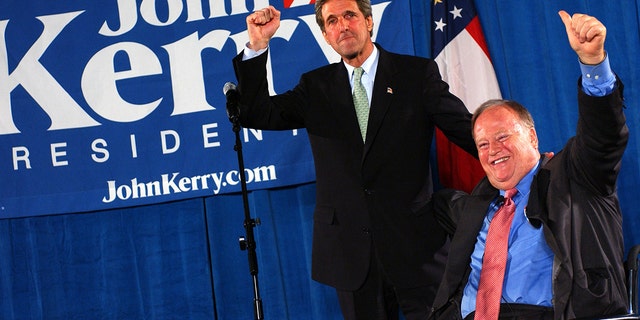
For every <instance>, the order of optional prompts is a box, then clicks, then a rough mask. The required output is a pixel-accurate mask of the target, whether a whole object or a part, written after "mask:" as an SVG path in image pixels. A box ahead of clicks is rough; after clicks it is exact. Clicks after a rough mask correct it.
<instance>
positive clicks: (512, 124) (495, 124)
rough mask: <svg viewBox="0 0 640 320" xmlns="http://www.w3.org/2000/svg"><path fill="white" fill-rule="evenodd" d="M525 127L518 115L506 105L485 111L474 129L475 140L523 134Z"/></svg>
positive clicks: (477, 120)
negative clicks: (507, 134) (516, 133)
mask: <svg viewBox="0 0 640 320" xmlns="http://www.w3.org/2000/svg"><path fill="white" fill-rule="evenodd" d="M523 128H524V126H523V124H522V122H521V121H520V120H519V119H518V117H517V115H516V113H515V112H514V111H513V110H511V109H510V108H508V107H506V106H504V105H497V106H493V107H490V108H487V109H485V110H484V111H483V112H482V113H481V114H480V115H479V116H478V118H477V119H476V122H475V124H474V127H473V130H472V131H473V136H474V138H480V137H487V136H493V135H497V134H500V133H513V132H522V130H523Z"/></svg>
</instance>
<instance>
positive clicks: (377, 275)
mask: <svg viewBox="0 0 640 320" xmlns="http://www.w3.org/2000/svg"><path fill="white" fill-rule="evenodd" d="M436 290H437V287H436V286H435V285H434V286H430V287H416V288H409V289H404V288H396V287H394V286H393V285H392V284H391V283H390V282H389V279H388V278H387V276H386V275H385V272H384V270H383V269H382V266H381V264H380V262H379V260H378V259H377V257H376V256H375V255H372V257H371V263H370V267H369V273H368V275H367V278H366V279H365V282H364V284H363V285H362V287H360V288H359V289H358V290H356V291H344V290H336V292H337V293H338V301H339V302H340V308H341V310H342V315H343V316H344V319H345V320H398V319H399V312H400V311H402V315H403V316H404V318H405V319H406V320H424V319H427V318H428V317H429V314H430V313H431V305H432V304H433V299H434V298H435V294H436Z"/></svg>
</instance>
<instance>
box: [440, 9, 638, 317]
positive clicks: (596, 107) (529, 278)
mask: <svg viewBox="0 0 640 320" xmlns="http://www.w3.org/2000/svg"><path fill="white" fill-rule="evenodd" d="M559 14H560V17H561V19H562V21H563V23H564V25H565V29H566V32H567V36H568V38H569V43H570V45H571V47H572V49H573V50H574V51H575V52H576V53H577V55H578V58H579V60H580V64H581V70H582V78H581V80H580V81H579V83H578V84H579V89H578V105H579V106H578V110H579V112H578V114H579V119H578V125H577V130H576V135H575V137H573V138H571V139H570V140H569V141H568V142H567V144H566V145H565V147H564V148H563V150H562V151H560V152H559V153H558V154H557V155H555V156H553V157H552V158H550V159H549V158H548V157H541V155H540V153H539V152H538V137H537V135H536V130H535V128H534V124H533V119H531V115H530V114H529V112H528V111H527V110H526V109H525V108H524V107H522V106H521V105H520V104H518V103H517V102H514V101H506V100H491V101H488V102H486V103H484V104H483V105H482V106H480V108H478V109H477V110H476V111H475V113H474V115H473V119H472V126H473V134H474V139H475V141H476V146H477V148H478V155H479V159H480V163H481V164H482V167H483V169H484V171H485V172H486V174H487V177H486V178H485V179H484V180H482V181H481V182H480V183H479V184H478V185H477V186H476V188H475V189H474V191H473V192H472V194H471V195H464V194H461V193H457V194H456V193H452V192H445V191H441V192H438V193H437V195H436V196H435V197H434V199H435V200H434V202H435V203H440V201H439V200H440V199H441V197H440V196H441V195H445V196H444V197H442V199H444V201H443V202H442V204H443V205H442V208H449V210H450V211H449V214H450V216H451V218H452V219H453V221H454V222H455V223H457V227H456V229H455V233H454V235H453V238H452V240H451V247H450V250H451V254H450V255H449V257H448V261H447V267H446V272H445V276H444V278H443V281H442V284H441V286H440V290H439V291H438V295H437V297H436V301H435V303H434V309H435V311H434V313H433V316H434V318H436V319H447V320H448V319H474V317H475V319H482V320H488V319H497V317H498V316H499V317H500V319H576V318H580V319H582V318H590V319H593V318H600V317H602V316H607V315H614V314H624V313H625V311H626V310H627V305H626V304H627V300H626V290H625V278H624V270H623V266H622V261H623V260H624V256H623V254H624V245H623V239H622V214H621V212H620V206H619V201H618V196H617V192H616V180H617V177H618V173H619V171H620V163H621V161H622V155H623V153H624V150H625V148H626V145H627V141H628V138H629V130H628V128H627V125H626V123H625V116H624V114H623V107H624V105H623V99H622V83H621V82H620V81H619V80H618V79H616V76H615V75H614V73H613V72H612V71H611V68H610V66H609V58H608V57H607V54H606V52H605V50H604V42H605V37H606V28H605V26H604V25H603V24H602V23H601V22H600V21H598V20H597V19H596V18H594V17H592V16H588V15H584V14H574V15H573V16H569V14H567V13H566V12H565V11H560V12H559ZM554 107H555V106H549V108H550V109H551V108H554ZM550 112H552V111H550ZM512 193H515V195H514V196H510V194H512ZM502 195H505V196H504V197H505V198H503V197H501V196H502ZM452 198H453V199H455V200H453V201H450V199H452ZM498 202H504V203H505V204H506V206H510V204H514V207H515V213H513V214H512V215H510V217H511V218H510V219H512V221H511V222H510V223H507V224H505V226H506V229H503V230H502V231H499V233H495V232H494V231H496V229H495V227H497V226H498V225H499V223H500V221H501V220H502V219H501V217H503V216H504V215H503V213H506V211H504V210H502V209H500V210H498V207H499V206H500V205H499V204H498ZM437 207H438V208H440V206H437ZM512 207H513V206H512ZM495 234H499V235H503V238H504V239H505V240H507V241H506V244H505V248H507V250H506V253H508V255H507V256H506V261H505V260H502V261H501V262H500V266H499V267H498V266H497V264H493V268H492V267H490V266H491V265H492V263H493V262H494V261H499V259H498V258H496V257H497V256H496V255H494V254H493V253H492V252H493V251H494V250H493V249H495V248H497V247H500V245H499V244H498V243H496V242H494V241H493V239H494V238H493V235H495ZM454 252H455V254H454ZM491 270H499V279H500V280H499V281H498V282H495V281H494V280H496V279H498V277H493V278H491V277H489V276H488V275H489V273H487V272H486V271H489V272H491ZM492 293H495V300H492V299H490V298H489V297H490V296H491V295H492ZM491 301H495V304H493V306H494V308H491V307H490V306H491V305H492V303H491ZM485 310H486V311H485ZM492 310H494V311H495V313H493V316H489V315H487V314H488V313H487V312H489V313H490V312H492Z"/></svg>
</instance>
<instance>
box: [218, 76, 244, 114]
mask: <svg viewBox="0 0 640 320" xmlns="http://www.w3.org/2000/svg"><path fill="white" fill-rule="evenodd" d="M222 93H224V95H225V96H226V97H227V116H228V117H229V119H233V118H237V117H239V116H240V107H239V106H238V100H239V97H240V94H239V93H238V88H237V86H236V84H235V83H233V82H227V83H225V84H224V87H222Z"/></svg>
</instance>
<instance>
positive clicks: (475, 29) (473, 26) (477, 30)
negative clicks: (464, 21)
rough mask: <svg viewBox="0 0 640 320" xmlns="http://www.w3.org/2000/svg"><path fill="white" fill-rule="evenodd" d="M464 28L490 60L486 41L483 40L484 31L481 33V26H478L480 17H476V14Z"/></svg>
mask: <svg viewBox="0 0 640 320" xmlns="http://www.w3.org/2000/svg"><path fill="white" fill-rule="evenodd" d="M465 29H467V32H469V34H470V35H471V37H472V38H473V40H475V41H476V43H477V44H478V46H479V47H480V49H482V51H484V54H486V55H487V57H488V58H489V61H491V56H490V55H489V48H488V47H487V41H485V40H484V33H482V26H480V19H479V18H478V16H476V17H475V18H473V19H472V20H471V22H469V24H468V25H467V27H466V28H465Z"/></svg>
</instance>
